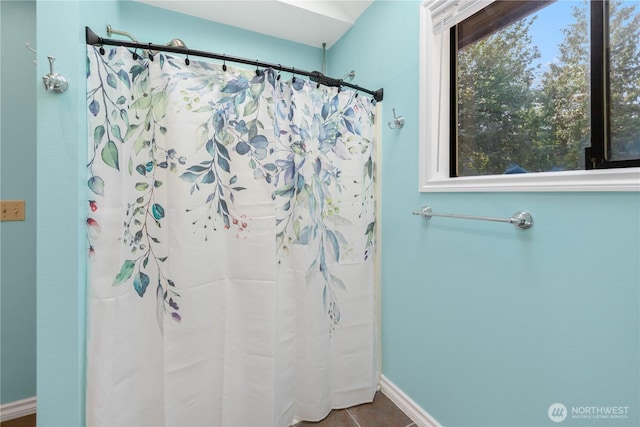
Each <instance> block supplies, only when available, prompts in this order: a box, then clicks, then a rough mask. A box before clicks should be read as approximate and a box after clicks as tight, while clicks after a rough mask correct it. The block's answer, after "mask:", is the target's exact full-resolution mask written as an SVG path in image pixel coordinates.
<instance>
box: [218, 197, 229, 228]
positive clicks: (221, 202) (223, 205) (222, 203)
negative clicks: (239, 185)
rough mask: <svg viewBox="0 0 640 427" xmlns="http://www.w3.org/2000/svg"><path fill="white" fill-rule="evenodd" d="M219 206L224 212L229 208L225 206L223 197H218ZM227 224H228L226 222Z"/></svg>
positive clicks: (227, 211)
mask: <svg viewBox="0 0 640 427" xmlns="http://www.w3.org/2000/svg"><path fill="white" fill-rule="evenodd" d="M220 207H221V208H222V211H223V212H224V213H227V214H228V213H229V208H228V207H227V202H226V201H225V200H224V199H220ZM227 225H229V224H227Z"/></svg>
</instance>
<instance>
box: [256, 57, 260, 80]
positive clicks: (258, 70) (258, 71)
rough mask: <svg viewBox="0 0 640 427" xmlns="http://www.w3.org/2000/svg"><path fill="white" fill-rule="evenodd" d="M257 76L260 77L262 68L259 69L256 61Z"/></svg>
mask: <svg viewBox="0 0 640 427" xmlns="http://www.w3.org/2000/svg"><path fill="white" fill-rule="evenodd" d="M256 76H258V77H260V68H258V60H257V59H256Z"/></svg>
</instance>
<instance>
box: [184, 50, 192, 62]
mask: <svg viewBox="0 0 640 427" xmlns="http://www.w3.org/2000/svg"><path fill="white" fill-rule="evenodd" d="M184 49H185V50H186V51H187V57H186V58H185V59H184V63H185V64H187V65H189V64H190V63H191V61H189V48H188V47H186V46H185V47H184Z"/></svg>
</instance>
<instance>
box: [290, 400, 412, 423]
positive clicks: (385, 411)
mask: <svg viewBox="0 0 640 427" xmlns="http://www.w3.org/2000/svg"><path fill="white" fill-rule="evenodd" d="M293 427H416V425H415V424H414V423H413V421H411V418H409V417H408V416H407V415H406V414H405V413H404V412H402V411H401V410H400V409H399V408H398V407H397V406H396V405H394V404H393V402H392V401H391V400H389V398H388V397H387V396H385V395H384V394H382V392H377V393H376V395H375V397H374V398H373V402H371V403H364V404H362V405H358V406H353V407H351V408H347V409H340V410H334V411H331V412H330V413H329V415H327V417H326V418H325V419H323V420H322V421H318V422H315V423H312V422H308V421H303V422H300V423H298V424H296V425H295V426H293Z"/></svg>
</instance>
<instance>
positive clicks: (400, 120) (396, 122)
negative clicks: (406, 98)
mask: <svg viewBox="0 0 640 427" xmlns="http://www.w3.org/2000/svg"><path fill="white" fill-rule="evenodd" d="M392 123H393V125H392ZM403 126H404V117H402V116H396V109H395V108H394V109H393V122H389V129H401V128H402V127H403Z"/></svg>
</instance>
